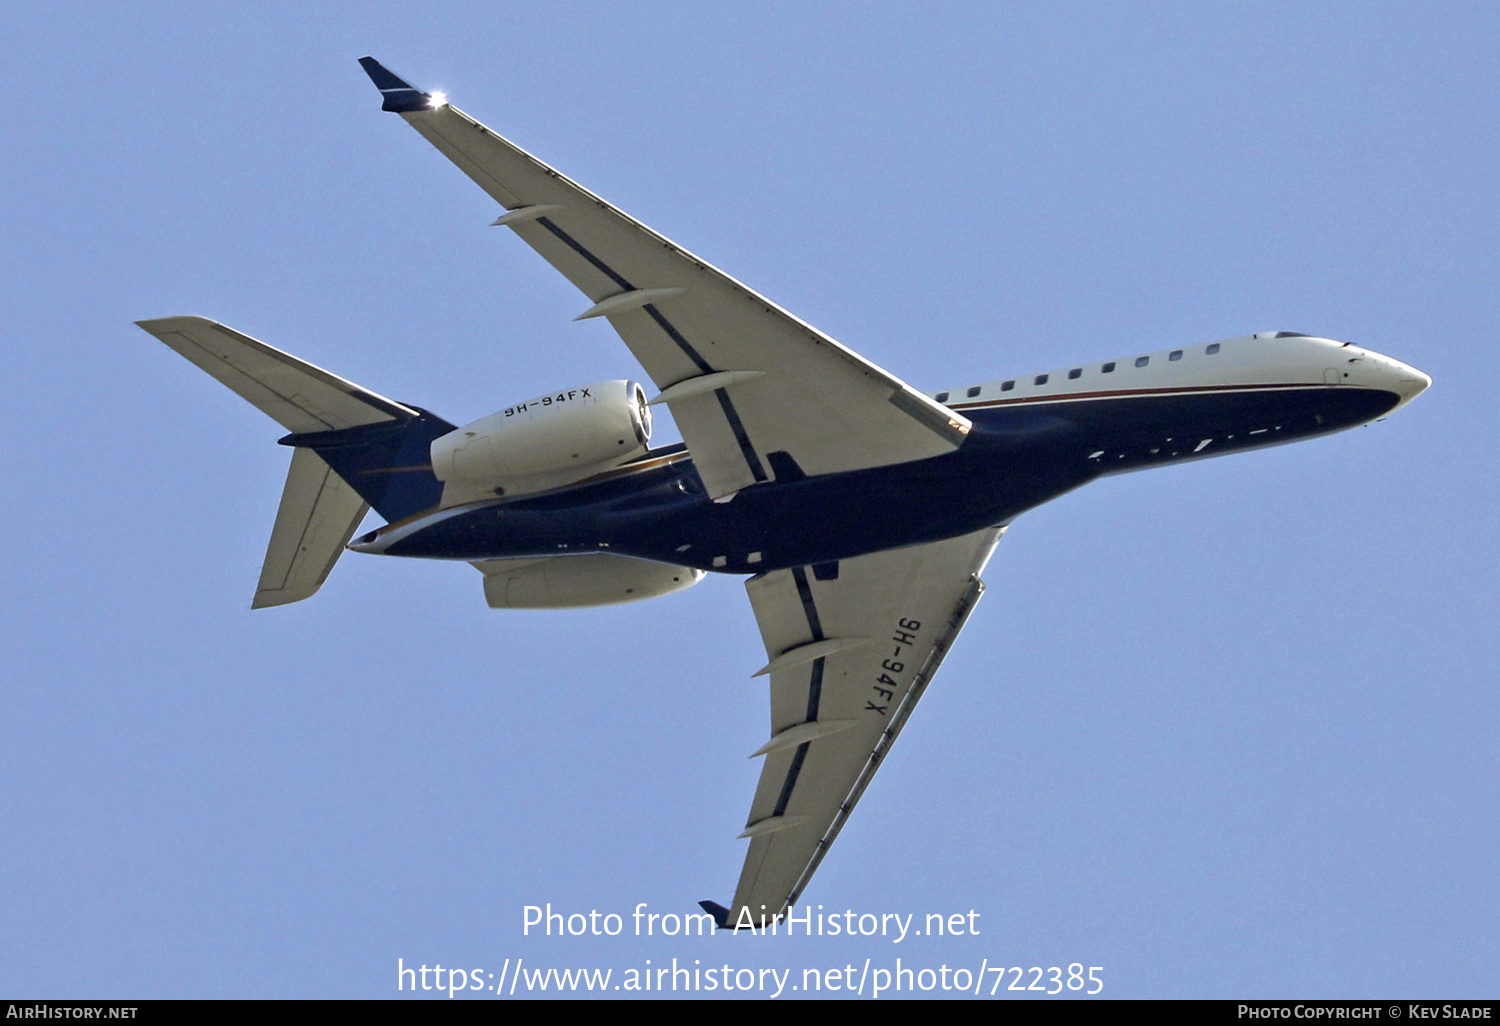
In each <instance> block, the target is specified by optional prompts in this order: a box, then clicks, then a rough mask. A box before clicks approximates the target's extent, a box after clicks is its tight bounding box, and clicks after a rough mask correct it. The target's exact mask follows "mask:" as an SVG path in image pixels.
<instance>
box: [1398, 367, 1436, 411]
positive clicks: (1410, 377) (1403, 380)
mask: <svg viewBox="0 0 1500 1026" xmlns="http://www.w3.org/2000/svg"><path fill="white" fill-rule="evenodd" d="M1431 384H1432V378H1431V377H1429V376H1428V375H1426V374H1423V373H1422V372H1421V371H1419V370H1417V369H1416V368H1415V367H1408V366H1407V365H1406V364H1404V363H1398V364H1396V393H1397V394H1398V395H1400V396H1401V401H1402V402H1403V403H1409V402H1411V401H1412V400H1413V399H1415V398H1416V397H1417V396H1419V395H1421V394H1422V393H1423V392H1425V391H1427V386H1428V385H1431Z"/></svg>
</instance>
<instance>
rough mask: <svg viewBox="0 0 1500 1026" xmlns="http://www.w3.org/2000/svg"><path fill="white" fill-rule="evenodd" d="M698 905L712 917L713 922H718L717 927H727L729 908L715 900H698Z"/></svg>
mask: <svg viewBox="0 0 1500 1026" xmlns="http://www.w3.org/2000/svg"><path fill="white" fill-rule="evenodd" d="M698 907H699V908H701V909H702V910H703V911H705V912H707V913H708V914H709V915H711V916H713V917H714V922H716V923H718V924H719V929H721V930H727V929H729V909H727V908H725V907H724V906H723V905H720V904H719V903H718V902H717V901H700V902H698Z"/></svg>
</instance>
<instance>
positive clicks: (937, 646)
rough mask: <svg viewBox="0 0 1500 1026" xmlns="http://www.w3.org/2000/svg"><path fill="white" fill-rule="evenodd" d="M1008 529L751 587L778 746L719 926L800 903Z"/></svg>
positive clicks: (784, 574) (773, 746)
mask: <svg viewBox="0 0 1500 1026" xmlns="http://www.w3.org/2000/svg"><path fill="white" fill-rule="evenodd" d="M1004 531H1005V529H1004V528H1003V527H996V528H988V529H986V530H983V531H978V532H975V533H974V534H969V535H964V536H963V537H960V538H953V539H950V540H948V541H941V542H931V543H929V544H926V545H916V546H912V547H911V548H905V549H893V550H891V551H888V552H877V553H874V554H872V555H868V556H860V557H857V558H855V559H846V560H842V561H841V562H840V563H839V564H838V569H837V571H836V574H837V576H833V575H832V572H830V568H829V567H828V566H827V565H824V566H820V567H819V568H817V569H816V570H814V569H812V568H807V567H794V568H792V569H790V570H776V571H773V572H771V573H766V574H760V575H758V576H756V577H752V578H751V579H750V580H749V581H747V582H746V583H745V589H746V591H748V592H749V593H750V604H751V605H752V606H753V607H754V608H755V618H756V620H757V622H758V623H759V624H760V632H761V637H762V639H763V640H764V641H765V645H766V654H767V656H769V657H770V663H769V664H768V665H767V666H766V668H765V669H763V670H762V671H761V673H762V674H766V673H769V675H770V678H771V740H770V741H768V742H767V743H766V744H765V745H764V746H762V748H761V749H760V750H759V751H758V752H756V753H755V754H756V755H764V756H765V760H766V761H765V765H764V767H763V768H762V770H761V775H760V784H759V786H758V787H757V788H756V791H755V799H754V800H753V801H752V802H751V804H750V817H749V820H748V822H747V824H746V827H745V832H744V833H743V834H741V835H740V836H741V837H748V838H750V850H749V852H748V853H747V854H746V856H745V866H744V869H743V871H742V872H741V874H740V881H739V886H738V887H737V888H736V889H735V894H734V902H733V904H732V905H731V906H730V907H729V908H728V909H725V908H723V907H722V906H717V905H715V904H714V903H712V902H704V903H703V907H704V908H705V909H707V910H708V911H710V912H712V913H714V914H715V915H716V916H717V917H718V918H719V919H720V922H721V925H727V926H734V925H736V924H737V923H738V924H739V925H747V924H753V925H755V926H756V927H759V926H762V925H764V923H768V922H770V921H771V919H772V917H774V916H776V915H778V914H779V913H780V912H782V911H783V910H784V909H786V908H787V907H788V906H789V905H791V904H793V903H794V902H796V900H797V896H798V895H799V894H801V893H802V889H803V888H804V887H805V886H806V885H807V882H808V881H809V880H810V879H812V875H813V873H814V872H815V871H816V870H817V868H818V864H819V863H820V862H821V861H822V859H823V856H824V855H826V854H827V852H828V848H829V846H830V845H832V844H833V841H834V838H836V837H837V836H838V833H839V831H840V830H841V829H842V828H843V826H844V822H845V821H846V820H847V819H848V818H849V813H850V812H851V811H852V810H853V808H854V804H855V802H857V801H859V798H860V795H862V794H864V791H865V788H866V787H867V786H869V783H870V780H871V779H872V778H873V777H874V775H875V771H876V770H877V769H878V768H879V767H880V763H881V761H882V760H883V759H884V758H885V755H886V753H887V752H888V751H889V750H890V747H891V744H892V743H893V742H894V741H895V740H896V736H897V734H899V733H900V732H901V728H902V726H903V725H904V724H905V723H906V720H907V717H909V716H910V715H911V712H912V709H913V708H914V707H915V706H916V704H917V700H918V699H920V698H921V697H922V692H923V690H924V689H925V688H926V687H927V685H928V684H929V683H931V681H932V677H933V674H934V673H936V672H937V668H938V664H939V663H941V662H942V660H943V656H944V655H946V654H947V652H948V648H949V646H951V645H952V644H953V640H954V638H956V637H957V636H958V632H959V631H960V630H961V629H962V628H963V625H964V621H965V620H966V619H967V618H968V616H969V613H970V611H972V610H973V608H974V603H975V602H977V601H978V599H979V596H980V594H981V593H982V592H983V591H984V582H983V581H981V580H980V579H979V574H980V573H981V572H982V571H983V570H984V565H985V563H986V562H987V561H988V560H989V558H990V553H991V552H993V551H994V548H995V543H996V542H997V541H998V540H999V538H1000V535H1001V534H1003V533H1004ZM819 571H822V577H819ZM746 914H748V915H749V919H748V920H746V919H744V918H743V917H744V916H745V915H746ZM763 916H764V919H762V917H763Z"/></svg>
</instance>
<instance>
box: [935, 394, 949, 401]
mask: <svg viewBox="0 0 1500 1026" xmlns="http://www.w3.org/2000/svg"><path fill="white" fill-rule="evenodd" d="M934 398H935V399H937V401H938V402H940V403H945V402H947V401H948V393H947V392H939V393H938V394H937V395H936V396H934Z"/></svg>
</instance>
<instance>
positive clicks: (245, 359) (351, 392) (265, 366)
mask: <svg viewBox="0 0 1500 1026" xmlns="http://www.w3.org/2000/svg"><path fill="white" fill-rule="evenodd" d="M136 323H137V324H139V325H140V326H141V327H142V328H144V329H145V330H146V331H148V332H150V333H151V334H153V335H155V336H156V337H157V338H159V339H160V340H161V341H163V342H165V343H166V344H167V345H168V346H170V347H171V348H172V349H175V350H176V351H177V352H179V353H181V354H182V355H183V356H185V357H187V358H188V359H189V360H191V361H192V362H193V363H195V364H197V365H198V366H199V367H201V368H202V369H203V370H205V371H207V372H208V373H209V374H211V375H213V376H214V377H215V378H217V379H218V380H219V381H220V382H222V383H223V384H225V385H227V386H228V387H229V388H230V389H231V390H232V391H233V392H235V393H236V394H237V395H239V396H240V397H241V398H242V399H245V400H246V401H248V402H249V403H251V404H252V405H253V406H255V407H256V408H257V409H258V410H260V411H261V412H262V413H264V414H265V415H266V416H268V417H270V418H271V419H272V420H274V421H276V423H278V424H280V425H281V426H282V427H284V428H286V429H287V430H288V431H292V432H297V433H308V432H317V431H334V430H340V429H343V428H351V427H358V426H359V425H361V424H378V423H380V422H382V421H390V420H409V419H411V418H413V417H416V416H417V411H416V410H413V409H412V408H411V407H409V406H403V405H402V404H400V403H398V402H394V401H393V400H390V399H387V398H385V397H384V396H381V395H376V394H375V393H374V392H371V391H369V390H367V389H363V388H360V387H359V386H358V385H356V384H354V383H353V382H352V381H345V380H344V379H343V378H341V377H339V376H338V375H337V374H330V373H329V372H328V371H325V370H323V369H322V368H321V367H314V366H313V365H312V364H310V363H307V362H306V361H303V360H299V359H297V358H296V357H295V356H292V355H291V354H289V353H283V352H282V351H281V350H279V349H273V348H272V347H271V346H268V345H266V344H265V343H264V342H258V341H256V340H255V339H253V338H251V337H250V336H249V335H242V334H240V333H239V332H237V331H235V330H234V329H233V328H226V327H225V326H224V325H222V324H219V323H217V322H216V321H211V320H209V319H208V318H207V317H163V318H161V319H159V320H154V321H136Z"/></svg>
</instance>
